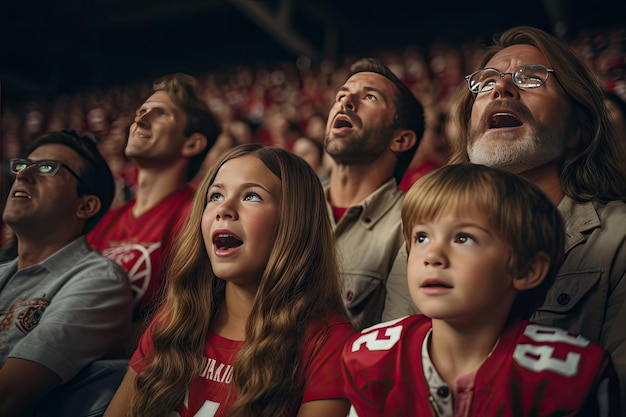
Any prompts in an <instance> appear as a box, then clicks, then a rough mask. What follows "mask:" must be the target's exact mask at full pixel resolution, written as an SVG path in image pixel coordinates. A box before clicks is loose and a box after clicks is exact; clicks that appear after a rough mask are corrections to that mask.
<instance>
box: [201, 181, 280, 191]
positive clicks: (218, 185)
mask: <svg viewBox="0 0 626 417" xmlns="http://www.w3.org/2000/svg"><path fill="white" fill-rule="evenodd" d="M237 187H238V188H242V189H247V188H260V189H262V190H265V191H267V192H268V193H269V192H270V190H268V189H267V187H265V186H264V185H262V184H259V183H256V182H244V183H241V184H239V185H238V186H237ZM211 188H224V184H222V183H221V182H214V183H213V184H211V186H210V187H209V190H210V189H211Z"/></svg>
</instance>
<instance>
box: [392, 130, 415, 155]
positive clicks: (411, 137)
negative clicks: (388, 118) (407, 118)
mask: <svg viewBox="0 0 626 417" xmlns="http://www.w3.org/2000/svg"><path fill="white" fill-rule="evenodd" d="M415 142H417V135H416V134H415V132H414V131H412V130H409V129H407V130H400V131H397V132H396V133H395V135H394V139H393V140H392V141H391V145H390V149H391V150H392V151H393V152H396V153H401V152H404V151H406V150H407V149H411V148H412V147H413V145H415Z"/></svg>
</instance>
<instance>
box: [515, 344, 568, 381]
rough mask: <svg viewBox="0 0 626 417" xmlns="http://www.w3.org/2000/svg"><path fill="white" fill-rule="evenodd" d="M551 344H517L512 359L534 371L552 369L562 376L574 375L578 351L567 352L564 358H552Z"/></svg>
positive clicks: (552, 349)
mask: <svg viewBox="0 0 626 417" xmlns="http://www.w3.org/2000/svg"><path fill="white" fill-rule="evenodd" d="M553 353H554V348H553V347H552V346H537V345H526V344H523V345H517V346H516V347H515V352H513V359H515V361H516V362H517V363H519V364H520V365H522V366H523V367H524V368H526V369H530V370H531V371H534V372H541V371H552V372H555V373H557V374H560V375H563V376H567V377H570V376H574V375H576V373H577V372H578V364H579V363H580V353H576V352H569V353H568V354H567V358H566V359H565V360H563V359H558V358H554V357H553V356H552V354H553Z"/></svg>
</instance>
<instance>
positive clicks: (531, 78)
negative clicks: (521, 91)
mask: <svg viewBox="0 0 626 417" xmlns="http://www.w3.org/2000/svg"><path fill="white" fill-rule="evenodd" d="M551 72H554V70H553V69H552V68H548V67H545V66H543V65H541V64H527V65H522V66H520V67H518V68H517V69H516V70H515V72H500V71H499V70H497V69H495V68H483V69H479V70H478V71H476V72H474V73H472V74H470V75H468V76H466V77H465V80H466V81H467V87H468V88H469V90H470V91H471V92H472V93H476V94H479V93H486V92H488V91H491V90H493V89H494V87H495V86H496V82H497V81H498V80H499V79H501V78H504V76H505V75H510V76H511V79H512V80H513V84H515V85H516V86H517V87H518V88H537V87H541V86H542V85H544V84H545V83H546V81H547V80H548V76H549V75H550V73H551Z"/></svg>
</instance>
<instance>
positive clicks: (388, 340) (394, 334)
mask: <svg viewBox="0 0 626 417" xmlns="http://www.w3.org/2000/svg"><path fill="white" fill-rule="evenodd" d="M403 319H404V317H400V318H399V319H395V320H391V321H388V322H385V323H380V324H377V325H375V326H372V327H369V328H367V329H365V330H363V332H362V333H364V334H363V335H361V337H359V338H358V339H356V340H355V341H354V343H352V352H356V351H357V350H359V349H361V346H363V345H365V347H367V349H368V350H373V351H376V350H389V349H391V348H392V347H393V346H394V345H395V344H396V343H398V341H399V340H400V333H402V326H394V324H396V323H397V322H399V321H400V320H403ZM373 330H376V331H373ZM365 332H367V333H365Z"/></svg>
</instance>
